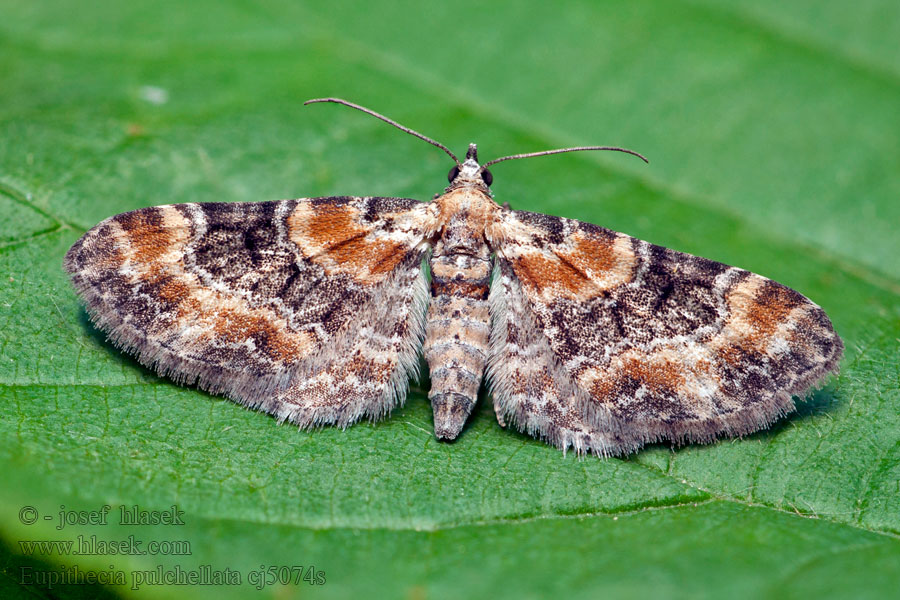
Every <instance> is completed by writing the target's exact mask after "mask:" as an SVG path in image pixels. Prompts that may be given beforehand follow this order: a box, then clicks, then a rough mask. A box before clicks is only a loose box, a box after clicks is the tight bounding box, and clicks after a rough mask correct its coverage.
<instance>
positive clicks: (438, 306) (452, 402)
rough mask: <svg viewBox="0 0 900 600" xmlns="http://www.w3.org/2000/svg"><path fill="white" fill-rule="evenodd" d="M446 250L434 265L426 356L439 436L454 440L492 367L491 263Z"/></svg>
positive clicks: (430, 397)
mask: <svg viewBox="0 0 900 600" xmlns="http://www.w3.org/2000/svg"><path fill="white" fill-rule="evenodd" d="M439 246H440V244H439ZM440 250H441V248H436V249H435V255H434V256H433V257H432V260H431V273H432V278H431V295H432V300H431V305H430V306H429V308H428V317H427V321H426V325H425V345H424V353H425V360H426V361H427V362H428V368H429V372H430V373H431V392H430V393H429V394H428V399H429V400H430V401H431V406H432V409H433V411H434V428H435V435H436V436H437V437H438V439H445V440H452V439H455V438H456V436H458V435H459V432H460V430H462V427H463V425H464V424H465V422H466V419H467V418H468V416H469V414H470V413H471V412H472V408H473V407H474V406H475V401H476V399H477V398H478V389H479V388H480V387H481V379H482V377H483V376H484V369H485V365H486V364H487V357H488V343H489V339H490V313H489V310H488V303H487V297H488V291H489V287H490V274H491V261H490V257H489V255H486V256H473V255H471V254H461V253H458V252H450V253H448V254H439V252H440ZM485 250H486V251H487V248H486V247H485Z"/></svg>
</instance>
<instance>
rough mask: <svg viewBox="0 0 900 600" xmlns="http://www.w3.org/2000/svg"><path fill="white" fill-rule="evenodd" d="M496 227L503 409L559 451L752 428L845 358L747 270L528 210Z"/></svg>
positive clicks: (493, 366) (496, 336)
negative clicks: (561, 449) (569, 448)
mask: <svg viewBox="0 0 900 600" xmlns="http://www.w3.org/2000/svg"><path fill="white" fill-rule="evenodd" d="M488 235H489V237H490V238H491V240H492V245H493V246H494V247H495V249H496V252H497V267H496V270H495V279H494V284H493V288H492V290H491V299H490V302H491V311H492V320H493V331H492V340H491V348H492V350H491V352H492V355H491V361H490V364H489V369H488V374H489V379H490V383H491V387H492V393H493V396H494V403H495V409H496V411H497V414H498V418H500V419H501V422H503V420H505V419H508V420H510V421H512V422H513V423H514V424H515V425H516V426H518V427H519V428H520V429H522V430H525V431H527V432H528V433H530V434H532V435H535V436H537V437H541V438H543V439H546V440H548V441H550V442H551V443H554V444H556V445H557V446H559V447H561V448H563V449H565V448H568V447H572V448H574V449H575V450H576V451H578V452H584V451H587V450H591V451H593V452H595V453H597V454H603V455H616V454H624V453H628V452H631V451H634V450H636V449H637V448H639V447H641V446H642V445H644V444H646V443H649V442H655V441H659V440H670V441H672V442H674V443H685V442H709V441H711V440H713V439H714V438H716V437H717V436H719V435H743V434H747V433H750V432H753V431H756V430H758V429H760V428H762V427H765V426H766V425H768V424H770V423H771V422H772V421H774V420H775V419H777V418H778V417H780V416H782V415H784V414H787V413H789V412H791V411H792V410H793V409H794V404H793V401H792V398H791V396H792V395H796V394H803V393H804V392H806V390H807V389H808V388H809V387H810V386H811V385H813V384H815V383H817V382H818V381H820V380H821V379H822V378H823V377H824V376H825V375H826V374H828V373H829V372H830V371H833V370H835V369H836V368H837V364H838V361H839V360H840V357H841V354H842V351H843V345H842V343H841V340H840V338H839V337H838V336H837V334H835V332H834V330H833V329H832V326H831V322H830V321H829V320H828V317H827V316H826V315H825V313H824V311H822V309H821V308H819V307H818V306H817V305H815V304H813V303H812V302H811V301H810V300H808V299H807V298H805V297H804V296H802V295H801V294H799V293H797V292H795V291H794V290H792V289H790V288H787V287H785V286H783V285H781V284H779V283H776V282H774V281H771V280H769V279H766V278H764V277H761V276H759V275H755V274H753V273H750V272H748V271H745V270H742V269H738V268H735V267H730V266H728V265H724V264H721V263H718V262H715V261H711V260H708V259H705V258H701V257H697V256H691V255H689V254H684V253H681V252H676V251H674V250H670V249H668V248H663V247H660V246H654V245H652V244H648V243H647V242H643V241H641V240H637V239H635V238H632V237H629V236H627V235H623V234H620V233H616V232H613V231H610V230H608V229H604V228H602V227H597V226H594V225H590V224H587V223H581V222H579V221H575V220H571V219H563V218H558V217H552V216H547V215H541V214H535V213H529V212H524V211H503V212H502V213H501V217H500V219H499V221H498V223H497V224H496V225H495V226H494V228H493V229H492V231H490V232H489V233H488Z"/></svg>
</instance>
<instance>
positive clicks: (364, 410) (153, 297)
mask: <svg viewBox="0 0 900 600" xmlns="http://www.w3.org/2000/svg"><path fill="white" fill-rule="evenodd" d="M427 222H428V213H427V210H426V205H424V204H421V203H419V202H417V201H415V200H407V199H396V198H317V199H301V200H284V201H279V202H261V203H231V204H229V203H209V204H180V205H169V206H159V207H153V208H145V209H141V210H136V211H133V212H129V213H124V214H121V215H117V216H114V217H111V218H109V219H107V220H105V221H103V222H102V223H100V224H99V225H97V226H96V227H94V228H93V229H91V230H90V231H88V232H87V233H86V234H85V235H84V236H83V237H82V238H81V239H80V240H79V241H78V242H76V243H75V244H74V245H73V246H72V248H71V249H70V250H69V252H68V254H67V255H66V259H65V268H66V270H67V271H68V272H69V273H70V275H71V277H72V281H73V283H74V285H75V288H76V289H77V291H78V293H79V294H80V295H81V297H82V298H83V299H84V301H85V303H86V305H87V310H88V312H89V313H90V315H91V317H92V319H93V320H94V322H95V323H96V324H97V325H98V326H99V327H100V328H101V329H102V330H104V331H105V332H107V334H108V335H109V337H110V339H111V340H112V341H113V342H114V343H116V344H117V345H119V346H121V347H122V348H124V349H125V350H127V351H129V352H132V353H134V354H135V355H136V356H137V357H138V360H139V361H140V362H141V363H143V364H145V365H148V366H151V367H153V368H155V369H156V370H157V371H159V372H160V373H161V374H163V375H167V376H169V377H172V378H173V379H175V380H177V381H180V382H187V383H192V382H195V381H196V382H197V383H198V384H199V385H200V387H202V388H204V389H207V390H210V391H212V392H216V393H224V394H225V395H227V396H229V397H230V398H232V399H234V400H236V401H239V402H241V403H243V404H246V405H248V406H251V407H258V408H261V409H263V410H266V411H267V412H271V413H274V414H277V415H278V416H279V417H281V418H283V419H285V418H287V419H291V420H293V421H295V422H298V423H300V424H301V425H309V424H319V423H338V424H340V425H347V424H349V423H352V422H353V421H355V420H356V419H358V418H359V417H361V416H370V417H376V416H380V415H382V414H384V413H385V412H387V411H388V410H390V408H391V407H392V406H393V405H394V404H395V403H396V402H397V401H402V399H403V397H404V395H405V391H406V381H407V378H408V375H409V374H410V373H411V372H413V371H415V367H416V365H417V360H416V357H417V352H418V347H419V345H420V344H421V339H422V335H423V334H422V329H423V318H424V302H425V301H426V288H425V284H424V282H423V280H422V274H421V268H420V265H421V260H422V256H423V253H424V251H425V244H424V243H423V239H424V237H425V234H426V229H427V227H428V225H427ZM385 302H391V303H392V305H391V306H390V309H386V308H385V305H384V303H385ZM335 372H340V373H343V374H344V375H346V377H348V378H349V379H350V380H353V379H354V378H356V379H358V380H360V381H363V380H364V383H365V385H362V386H361V387H360V388H358V389H354V390H350V389H349V388H348V387H347V386H346V385H344V386H341V385H331V386H330V387H329V386H324V387H323V386H319V387H316V388H309V387H303V386H304V385H306V384H307V383H308V381H309V380H315V379H316V378H317V377H321V375H322V373H335ZM332 383H333V382H332Z"/></svg>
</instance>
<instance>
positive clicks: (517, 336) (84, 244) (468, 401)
mask: <svg viewBox="0 0 900 600" xmlns="http://www.w3.org/2000/svg"><path fill="white" fill-rule="evenodd" d="M312 102H333V103H338V104H343V105H346V106H350V107H352V108H355V109H358V110H362V111H364V112H366V113H368V114H370V115H373V116H375V117H377V118H379V119H381V120H383V121H385V122H387V123H389V124H391V125H394V126H396V127H398V128H400V129H401V130H403V131H405V132H407V133H409V134H411V135H415V136H416V137H419V138H421V139H423V140H425V141H427V142H429V143H431V144H432V145H434V146H436V147H438V148H441V149H442V150H443V151H444V152H446V153H447V154H448V155H449V156H450V158H452V159H453V161H454V163H455V164H454V166H453V168H452V169H451V170H450V173H449V176H448V179H449V185H448V186H447V187H446V189H445V190H444V193H443V194H441V195H439V196H436V197H435V198H434V199H433V200H432V201H431V202H428V203H423V202H419V201H417V200H412V199H408V198H381V197H366V198H353V197H344V196H333V197H326V198H302V199H298V200H282V201H277V202H259V203H204V204H173V205H166V206H157V207H152V208H144V209H140V210H135V211H132V212H127V213H124V214H120V215H116V216H113V217H110V218H108V219H106V220H105V221H103V222H101V223H100V224H98V225H97V226H95V227H94V228H93V229H91V230H90V231H88V232H87V233H86V234H85V235H84V236H83V237H82V238H81V239H80V240H78V241H77V242H76V243H75V244H74V245H73V246H72V248H71V249H70V250H69V252H68V254H67V255H66V257H65V269H66V271H68V273H69V274H70V276H71V279H72V282H73V284H74V287H75V289H76V290H77V292H78V294H79V295H80V296H81V298H82V299H83V301H84V302H85V304H86V308H87V311H88V313H89V314H90V316H91V318H92V320H93V321H94V323H95V324H96V325H97V326H98V327H99V328H100V329H102V330H103V331H105V332H106V333H107V334H108V336H109V338H110V339H111V340H112V342H113V343H115V344H116V345H117V346H119V347H121V348H123V349H125V350H127V351H129V352H131V353H133V354H135V355H136V356H137V359H138V360H139V361H140V362H141V363H142V364H144V365H147V366H149V367H151V368H154V369H155V370H156V371H158V372H159V373H160V374H162V375H164V376H168V377H170V378H172V379H173V380H175V381H176V382H179V383H182V384H193V383H196V384H197V385H199V387H200V388H202V389H205V390H208V391H210V392H212V393H216V394H223V395H225V396H227V397H228V398H231V399H232V400H234V401H236V402H239V403H241V404H243V405H245V406H248V407H251V408H254V409H259V410H262V411H265V412H267V413H271V414H273V415H275V416H276V417H277V418H278V419H279V420H280V421H290V422H292V423H295V424H297V425H299V426H300V427H302V428H310V427H315V426H321V425H326V424H330V425H336V426H338V427H347V426H349V425H351V424H353V423H355V422H357V421H358V420H360V419H362V418H368V419H371V420H376V419H380V418H383V417H385V416H387V415H388V414H389V413H390V412H391V410H392V409H393V408H394V407H396V406H397V405H400V404H402V403H403V402H404V399H405V397H406V392H407V388H408V382H409V379H410V377H415V376H416V375H417V370H418V365H419V354H420V350H421V351H423V352H424V357H425V360H426V362H427V364H428V369H429V372H430V376H431V390H430V392H429V394H428V398H429V400H430V402H431V406H432V408H433V412H434V432H435V435H436V436H437V438H438V439H440V440H453V439H455V438H456V437H457V436H458V435H459V434H460V431H461V430H462V428H463V425H464V424H465V422H466V420H467V418H468V417H469V415H470V413H471V412H472V409H473V407H474V406H475V404H476V400H477V397H478V392H479V388H480V386H481V383H482V380H483V379H486V381H487V384H488V386H489V390H490V394H491V398H492V401H493V407H494V411H495V413H496V416H497V420H498V421H499V423H500V425H501V426H504V427H505V426H506V425H507V424H511V425H512V426H514V427H515V428H517V429H519V430H520V431H523V432H525V433H527V434H529V435H532V436H534V437H537V438H540V439H542V440H545V441H546V442H548V443H550V444H553V445H555V446H557V447H558V448H560V449H562V450H563V451H566V450H567V449H574V451H576V452H577V453H586V452H593V453H595V454H597V455H600V456H613V455H623V454H628V453H631V452H634V451H636V450H638V449H639V448H641V447H642V446H643V445H645V444H647V443H653V442H658V441H663V440H667V441H669V442H670V443H672V444H676V445H677V444H684V443H694V442H698V443H706V442H711V441H712V440H714V439H716V438H717V437H719V436H741V435H745V434H748V433H751V432H753V431H757V430H759V429H761V428H764V427H766V426H768V425H769V424H771V423H772V422H773V421H775V420H776V419H778V418H780V417H782V416H784V415H786V414H788V413H790V412H791V411H792V410H794V403H793V400H792V396H794V395H800V394H803V393H805V392H806V391H807V390H808V389H809V388H810V387H811V386H814V385H816V384H817V383H819V382H820V381H821V380H822V379H823V378H824V377H825V376H826V375H827V374H828V373H830V372H835V371H836V370H837V368H838V363H839V361H840V358H841V354H842V351H843V344H842V342H841V339H840V338H839V337H838V335H837V334H836V333H835V332H834V329H833V328H832V325H831V322H830V321H829V319H828V317H827V316H826V314H825V312H824V311H823V310H822V309H821V308H820V307H819V306H817V305H816V304H814V303H813V302H811V301H810V300H809V299H807V298H805V297H804V296H802V295H801V294H799V293H798V292H796V291H794V290H792V289H790V288H788V287H785V286H784V285H781V284H779V283H776V282H775V281H772V280H770V279H766V278H765V277H761V276H759V275H756V274H753V273H750V272H748V271H745V270H743V269H739V268H736V267H731V266H728V265H725V264H722V263H718V262H715V261H712V260H708V259H706V258H701V257H697V256H691V255H689V254H684V253H682V252H676V251H674V250H670V249H668V248H663V247H661V246H655V245H653V244H650V243H647V242H644V241H641V240H638V239H635V238H633V237H629V236H627V235H624V234H621V233H616V232H614V231H610V230H608V229H604V228H603V227H598V226H596V225H591V224H589V223H582V222H579V221H576V220H573V219H565V218H561V217H553V216H548V215H543V214H537V213H532V212H526V211H522V210H511V209H510V208H508V207H506V206H501V205H498V204H497V203H495V202H494V200H493V197H492V193H491V191H490V185H491V181H492V175H491V172H490V171H489V170H488V167H489V166H490V165H493V164H496V163H498V162H501V161H505V160H511V159H519V158H525V157H530V156H540V155H545V154H554V153H557V152H571V151H576V150H615V151H621V152H627V153H630V154H634V155H636V156H639V157H640V158H643V157H642V156H640V155H639V154H637V153H636V152H633V151H631V150H625V149H623V148H614V147H597V146H589V147H582V148H563V149H559V150H550V151H545V152H536V153H531V154H518V155H513V156H507V157H503V158H498V159H494V160H492V161H489V162H487V163H485V164H483V165H482V164H479V162H478V156H477V148H476V145H475V144H471V145H470V146H469V148H468V152H467V153H466V158H465V160H464V161H460V160H459V159H458V158H457V157H456V156H455V155H454V154H453V153H452V152H451V151H450V150H449V149H447V148H446V147H445V146H444V145H442V144H440V143H438V142H436V141H434V140H432V139H431V138H427V137H425V136H424V135H422V134H420V133H418V132H416V131H414V130H412V129H409V128H406V127H404V126H402V125H400V124H398V123H396V122H395V121H392V120H391V119H388V118H387V117H385V116H383V115H380V114H378V113H375V112H374V111H371V110H369V109H367V108H364V107H361V106H359V105H356V104H353V103H350V102H347V101H345V100H341V99H338V98H322V99H315V100H310V101H308V102H307V103H312ZM644 160H646V159H644ZM423 262H426V263H427V265H428V268H429V270H430V281H429V279H428V278H427V277H426V274H425V272H423Z"/></svg>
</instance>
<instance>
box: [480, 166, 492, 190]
mask: <svg viewBox="0 0 900 600" xmlns="http://www.w3.org/2000/svg"><path fill="white" fill-rule="evenodd" d="M481 180H482V181H483V182H484V183H485V185H487V186H488V187H490V185H491V184H492V183H494V176H493V175H491V172H490V171H488V170H487V169H482V170H481Z"/></svg>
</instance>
